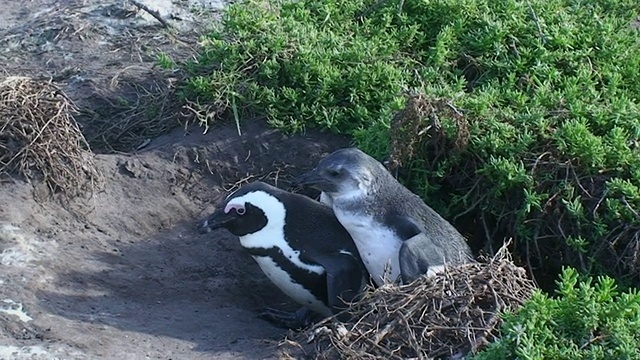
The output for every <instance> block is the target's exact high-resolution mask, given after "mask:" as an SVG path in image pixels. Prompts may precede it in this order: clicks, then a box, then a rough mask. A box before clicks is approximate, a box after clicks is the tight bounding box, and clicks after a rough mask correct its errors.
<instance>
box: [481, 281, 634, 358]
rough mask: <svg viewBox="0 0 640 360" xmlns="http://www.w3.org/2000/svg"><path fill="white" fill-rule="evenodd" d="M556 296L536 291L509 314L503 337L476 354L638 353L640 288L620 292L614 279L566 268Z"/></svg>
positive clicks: (618, 355)
mask: <svg viewBox="0 0 640 360" xmlns="http://www.w3.org/2000/svg"><path fill="white" fill-rule="evenodd" d="M557 295H558V296H557V297H556V298H551V297H549V296H548V295H545V294H544V293H542V292H537V293H536V294H534V296H533V297H532V298H531V299H530V300H529V301H528V302H527V303H525V305H524V306H523V307H522V308H521V309H519V310H518V311H517V312H515V313H510V314H505V315H504V316H503V319H504V323H503V325H502V329H501V339H500V340H498V341H496V342H494V343H493V344H491V345H490V346H489V347H488V348H487V349H485V350H484V351H483V352H480V353H478V354H477V355H476V356H474V357H473V360H494V359H495V360H505V359H521V360H537V359H540V360H542V359H555V360H563V359H566V360H577V359H591V360H597V359H602V360H610V359H611V360H613V359H640V294H639V293H638V292H637V291H632V292H628V293H622V294H620V293H619V292H618V291H617V289H616V284H615V281H614V280H613V279H611V278H609V277H599V278H598V280H597V282H596V283H595V284H593V283H592V278H590V277H589V278H587V279H585V280H582V281H579V279H578V272H577V271H575V270H574V269H572V268H566V269H564V270H563V272H562V276H561V279H560V281H559V282H558V290H557Z"/></svg>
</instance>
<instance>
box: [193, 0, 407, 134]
mask: <svg viewBox="0 0 640 360" xmlns="http://www.w3.org/2000/svg"><path fill="white" fill-rule="evenodd" d="M367 3H369V1H365V0H351V1H337V2H334V1H291V2H287V1H284V2H278V1H276V2H266V1H263V0H249V1H245V2H240V3H236V4H235V5H232V6H230V7H229V9H228V11H227V12H226V13H225V15H224V18H223V22H222V25H221V28H220V29H219V30H218V31H215V32H213V33H211V34H210V35H209V36H207V37H206V39H205V42H204V43H205V48H204V50H203V53H202V55H201V57H200V58H199V59H198V62H197V63H196V64H191V66H190V67H191V69H192V73H193V76H192V77H191V79H190V80H189V85H190V86H189V87H188V91H189V94H188V95H187V96H188V97H190V98H192V99H193V98H196V99H205V100H211V99H212V98H213V99H216V100H218V102H219V103H225V104H228V102H225V101H224V100H225V99H229V98H235V99H236V100H237V102H238V104H239V107H241V108H243V109H245V110H249V111H251V112H255V113H258V114H259V115H266V116H267V118H268V121H269V122H270V123H271V124H272V125H274V126H277V127H279V128H283V129H287V130H294V131H298V130H304V128H305V127H306V126H307V125H309V124H310V125H312V126H319V127H322V128H327V129H331V130H333V131H340V132H346V133H350V132H351V131H353V130H354V129H357V128H358V127H360V126H363V125H365V126H366V125H369V124H371V123H375V122H376V121H379V120H380V119H383V118H388V117H389V116H390V115H391V114H392V111H393V110H394V109H398V108H400V107H401V105H402V100H403V99H402V96H401V89H402V85H404V84H405V83H406V82H407V81H408V80H409V79H412V74H411V71H412V67H411V66H410V65H409V64H407V63H406V62H407V61H408V58H406V57H404V56H399V52H400V49H401V42H402V39H400V38H399V37H398V36H397V34H396V33H395V31H393V30H392V29H391V19H390V18H389V19H387V20H386V21H384V23H381V22H380V21H377V22H376V23H375V24H372V23H371V22H370V21H364V22H363V23H362V24H359V23H358V21H357V17H356V15H357V13H358V12H359V11H360V10H361V9H363V8H364V7H365V6H366V4H367ZM209 67H212V68H213V70H212V71H210V72H207V73H205V74H198V72H200V71H201V69H202V68H209Z"/></svg>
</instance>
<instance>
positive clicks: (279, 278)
mask: <svg viewBox="0 0 640 360" xmlns="http://www.w3.org/2000/svg"><path fill="white" fill-rule="evenodd" d="M253 258H254V260H255V261H256V262H257V263H258V265H259V266H260V269H262V272H264V274H265V275H267V277H268V278H269V280H271V282H272V283H273V284H274V285H275V286H277V287H278V289H280V291H282V292H283V293H285V295H287V296H289V297H290V298H292V299H293V300H294V301H296V302H297V303H299V304H301V305H303V306H307V307H309V308H310V309H311V310H313V311H315V312H317V313H319V314H321V315H323V316H331V310H330V309H329V307H327V306H326V305H325V304H324V303H323V302H322V301H319V300H318V299H317V298H316V297H315V296H314V295H313V294H312V293H311V292H310V291H309V290H307V289H305V288H304V287H303V286H302V285H300V284H297V283H295V282H294V281H293V279H291V276H290V275H289V273H287V272H286V271H284V270H282V268H280V267H279V266H278V264H277V263H276V262H275V261H273V259H272V258H270V257H268V256H254V257H253Z"/></svg>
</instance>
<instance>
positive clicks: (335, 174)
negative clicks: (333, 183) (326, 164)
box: [328, 169, 340, 177]
mask: <svg viewBox="0 0 640 360" xmlns="http://www.w3.org/2000/svg"><path fill="white" fill-rule="evenodd" d="M328 173H329V176H331V177H338V175H340V170H336V169H331V170H329V171H328Z"/></svg>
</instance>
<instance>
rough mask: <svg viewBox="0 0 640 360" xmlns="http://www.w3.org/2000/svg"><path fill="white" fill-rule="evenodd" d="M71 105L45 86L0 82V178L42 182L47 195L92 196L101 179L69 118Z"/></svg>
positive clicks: (11, 79) (22, 80) (47, 83)
mask: <svg viewBox="0 0 640 360" xmlns="http://www.w3.org/2000/svg"><path fill="white" fill-rule="evenodd" d="M75 112H76V108H75V106H74V104H73V103H72V102H71V100H69V99H68V98H67V96H66V95H65V94H64V93H63V92H62V91H61V90H60V88H58V87H57V86H56V85H55V84H53V83H52V82H50V81H39V80H35V79H31V78H28V77H8V78H6V79H4V80H3V81H2V82H0V174H11V175H18V176H23V177H24V178H26V179H28V180H41V181H43V182H44V183H45V184H46V185H47V186H48V188H49V189H50V190H51V192H52V193H58V192H62V193H64V194H65V195H67V196H69V197H75V196H78V195H80V194H82V193H84V192H85V191H87V190H90V191H93V189H94V186H93V185H95V184H96V183H97V182H98V181H99V180H100V179H101V174H100V172H99V171H98V169H97V168H96V166H95V164H94V162H93V158H92V156H93V155H92V153H91V151H90V150H89V146H88V144H87V141H86V140H85V138H84V136H83V135H82V132H81V131H80V129H79V127H78V124H77V123H76V121H75V119H74V117H73V114H74V113H75Z"/></svg>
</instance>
